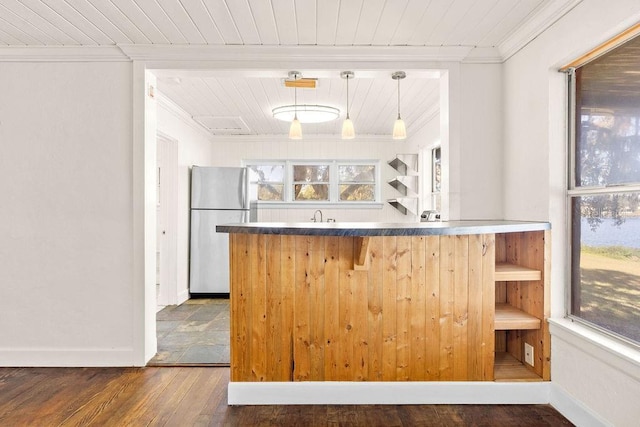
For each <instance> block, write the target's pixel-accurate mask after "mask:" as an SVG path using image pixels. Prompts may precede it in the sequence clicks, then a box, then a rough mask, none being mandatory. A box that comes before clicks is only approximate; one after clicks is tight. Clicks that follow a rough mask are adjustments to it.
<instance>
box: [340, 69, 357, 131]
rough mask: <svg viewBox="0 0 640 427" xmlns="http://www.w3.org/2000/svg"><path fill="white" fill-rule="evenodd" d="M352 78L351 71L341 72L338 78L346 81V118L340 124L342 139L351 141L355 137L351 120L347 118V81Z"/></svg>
mask: <svg viewBox="0 0 640 427" xmlns="http://www.w3.org/2000/svg"><path fill="white" fill-rule="evenodd" d="M353 76H354V74H353V71H343V72H341V73H340V77H342V78H343V79H346V80H347V117H346V118H345V119H344V122H343V123H342V139H353V138H355V137H356V131H355V129H354V128H353V122H352V121H351V118H349V79H352V78H353Z"/></svg>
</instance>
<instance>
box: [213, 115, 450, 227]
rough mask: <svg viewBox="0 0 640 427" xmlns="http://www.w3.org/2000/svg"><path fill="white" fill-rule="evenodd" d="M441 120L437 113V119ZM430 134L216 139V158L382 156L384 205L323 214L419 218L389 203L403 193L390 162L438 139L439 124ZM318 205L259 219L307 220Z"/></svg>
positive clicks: (219, 161) (216, 161)
mask: <svg viewBox="0 0 640 427" xmlns="http://www.w3.org/2000/svg"><path fill="white" fill-rule="evenodd" d="M434 120H435V121H436V122H437V121H438V117H436V118H435V119H434ZM427 129H429V132H430V133H431V135H426V134H425V133H426V132H423V133H422V135H421V138H420V139H419V140H412V139H408V140H407V141H404V142H398V141H393V140H392V139H391V138H388V139H385V140H380V139H366V138H363V139H361V140H356V141H343V140H341V139H336V138H335V137H333V138H331V139H329V138H327V139H326V140H322V139H314V140H313V141H304V140H302V141H290V140H286V139H282V140H277V141H274V140H270V141H255V142H237V141H233V140H227V141H216V142H214V143H213V153H214V154H213V156H214V158H213V161H212V164H213V165H216V166H238V165H240V164H241V163H242V160H247V159H349V160H357V159H367V160H371V159H373V160H377V159H380V160H381V167H382V169H381V177H382V187H381V189H382V199H383V201H384V206H383V208H382V209H361V208H360V209H357V208H351V209H342V208H341V209H335V208H334V209H331V208H327V209H324V208H323V209H322V212H323V216H324V218H334V219H336V220H337V221H380V222H416V221H419V218H418V216H417V215H403V214H401V213H399V212H398V211H397V210H396V209H395V208H393V207H392V206H391V205H389V204H388V203H386V200H387V199H393V198H396V197H401V194H400V193H399V192H398V191H397V190H395V189H394V188H393V187H391V186H390V185H388V184H387V181H389V180H391V179H392V178H393V177H394V176H395V175H397V172H396V171H395V170H394V169H393V168H392V167H391V166H389V165H388V164H387V161H389V160H392V159H393V158H394V157H395V155H396V154H398V153H418V152H419V150H421V149H422V148H424V147H427V146H428V145H429V144H428V143H427V141H432V140H437V138H438V132H439V125H438V124H437V123H436V125H435V126H428V127H427ZM315 210H316V208H313V209H311V208H298V209H291V208H288V209H260V211H259V214H258V220H259V221H270V222H271V221H286V222H291V221H292V222H298V221H303V222H306V221H308V220H309V218H311V216H313V212H314V211H315Z"/></svg>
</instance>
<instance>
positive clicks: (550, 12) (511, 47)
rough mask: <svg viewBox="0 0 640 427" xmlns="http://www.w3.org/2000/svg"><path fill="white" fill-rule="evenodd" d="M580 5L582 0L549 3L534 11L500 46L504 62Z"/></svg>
mask: <svg viewBox="0 0 640 427" xmlns="http://www.w3.org/2000/svg"><path fill="white" fill-rule="evenodd" d="M580 3H582V0H563V1H548V2H546V3H545V4H544V5H543V6H542V7H540V8H539V9H538V10H536V11H534V12H533V15H532V16H531V18H530V19H527V20H526V21H525V22H524V24H523V25H521V26H520V27H518V28H517V29H516V30H515V31H513V32H512V33H511V34H509V35H508V36H507V37H506V38H505V39H504V41H502V42H501V43H500V44H499V45H498V50H499V52H500V57H501V58H502V62H504V61H506V60H507V59H509V58H511V57H512V56H513V55H515V54H516V53H518V52H519V51H520V50H521V49H522V48H524V47H525V46H526V45H528V44H529V43H530V42H531V41H532V40H533V39H535V38H536V37H538V36H539V35H540V34H542V33H543V32H544V31H545V30H546V29H547V28H549V27H551V26H552V25H553V24H555V23H556V22H557V21H558V20H559V19H560V18H562V17H563V16H564V15H566V14H567V13H568V12H569V11H571V9H573V8H574V7H576V6H577V5H578V4H580Z"/></svg>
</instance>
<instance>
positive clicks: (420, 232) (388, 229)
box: [216, 221, 551, 236]
mask: <svg viewBox="0 0 640 427" xmlns="http://www.w3.org/2000/svg"><path fill="white" fill-rule="evenodd" d="M549 229H551V224H550V223H548V222H535V221H443V222H417V223H386V222H322V223H316V222H251V223H243V224H224V225H218V226H217V227H216V231H217V232H218V233H243V234H285V235H302V236H439V235H465V234H489V233H514V232H519V231H539V230H549Z"/></svg>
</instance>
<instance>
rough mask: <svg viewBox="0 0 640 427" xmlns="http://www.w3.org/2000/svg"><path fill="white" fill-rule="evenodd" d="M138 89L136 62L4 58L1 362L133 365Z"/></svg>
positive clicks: (0, 82) (0, 81) (0, 74)
mask: <svg viewBox="0 0 640 427" xmlns="http://www.w3.org/2000/svg"><path fill="white" fill-rule="evenodd" d="M131 90H132V66H131V64H130V63H3V64H2V66H0V267H1V268H0V305H1V307H0V366H74V365H75V366H90V365H107V366H109V365H131V364H133V360H134V354H133V353H134V351H133V349H134V347H135V346H136V344H135V343H134V342H133V341H134V340H133V328H132V323H133V320H132V319H133V316H134V307H133V302H132V296H133V286H134V284H133V267H132V262H133V261H132V260H133V254H132V250H133V247H132V149H131V147H132V96H131ZM138 345H139V343H138Z"/></svg>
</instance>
